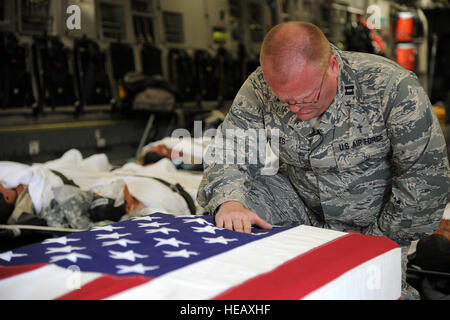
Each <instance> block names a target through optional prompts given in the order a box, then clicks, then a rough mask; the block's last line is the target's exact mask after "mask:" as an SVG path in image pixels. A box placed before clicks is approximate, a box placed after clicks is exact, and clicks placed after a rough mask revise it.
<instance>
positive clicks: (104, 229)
mask: <svg viewBox="0 0 450 320" xmlns="http://www.w3.org/2000/svg"><path fill="white" fill-rule="evenodd" d="M123 228H125V227H113V226H111V225H108V226H104V227H94V228H92V229H91V231H108V232H113V231H114V230H116V229H123Z"/></svg>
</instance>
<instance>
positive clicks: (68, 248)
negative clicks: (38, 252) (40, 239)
mask: <svg viewBox="0 0 450 320" xmlns="http://www.w3.org/2000/svg"><path fill="white" fill-rule="evenodd" d="M84 249H86V247H72V246H65V247H60V248H47V251H46V252H45V254H52V253H70V252H72V251H75V250H84Z"/></svg>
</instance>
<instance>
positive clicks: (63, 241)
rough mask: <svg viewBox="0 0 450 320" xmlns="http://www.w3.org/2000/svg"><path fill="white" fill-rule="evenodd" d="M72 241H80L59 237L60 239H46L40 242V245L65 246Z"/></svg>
mask: <svg viewBox="0 0 450 320" xmlns="http://www.w3.org/2000/svg"><path fill="white" fill-rule="evenodd" d="M73 241H80V239H75V238H67V237H60V238H53V239H46V240H44V241H43V242H42V244H50V243H59V244H62V245H66V244H67V243H68V242H73Z"/></svg>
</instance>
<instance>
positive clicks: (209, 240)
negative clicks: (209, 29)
mask: <svg viewBox="0 0 450 320" xmlns="http://www.w3.org/2000/svg"><path fill="white" fill-rule="evenodd" d="M202 239H203V240H205V243H207V244H213V243H222V244H228V242H232V241H238V239H227V238H224V237H223V236H220V237H217V238H207V237H202Z"/></svg>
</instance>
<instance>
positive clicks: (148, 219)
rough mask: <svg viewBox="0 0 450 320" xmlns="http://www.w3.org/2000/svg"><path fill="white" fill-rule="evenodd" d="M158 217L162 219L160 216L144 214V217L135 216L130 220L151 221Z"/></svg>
mask: <svg viewBox="0 0 450 320" xmlns="http://www.w3.org/2000/svg"><path fill="white" fill-rule="evenodd" d="M158 219H162V218H161V217H149V216H145V217H137V218H133V219H131V220H132V221H149V222H151V221H153V220H158Z"/></svg>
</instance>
